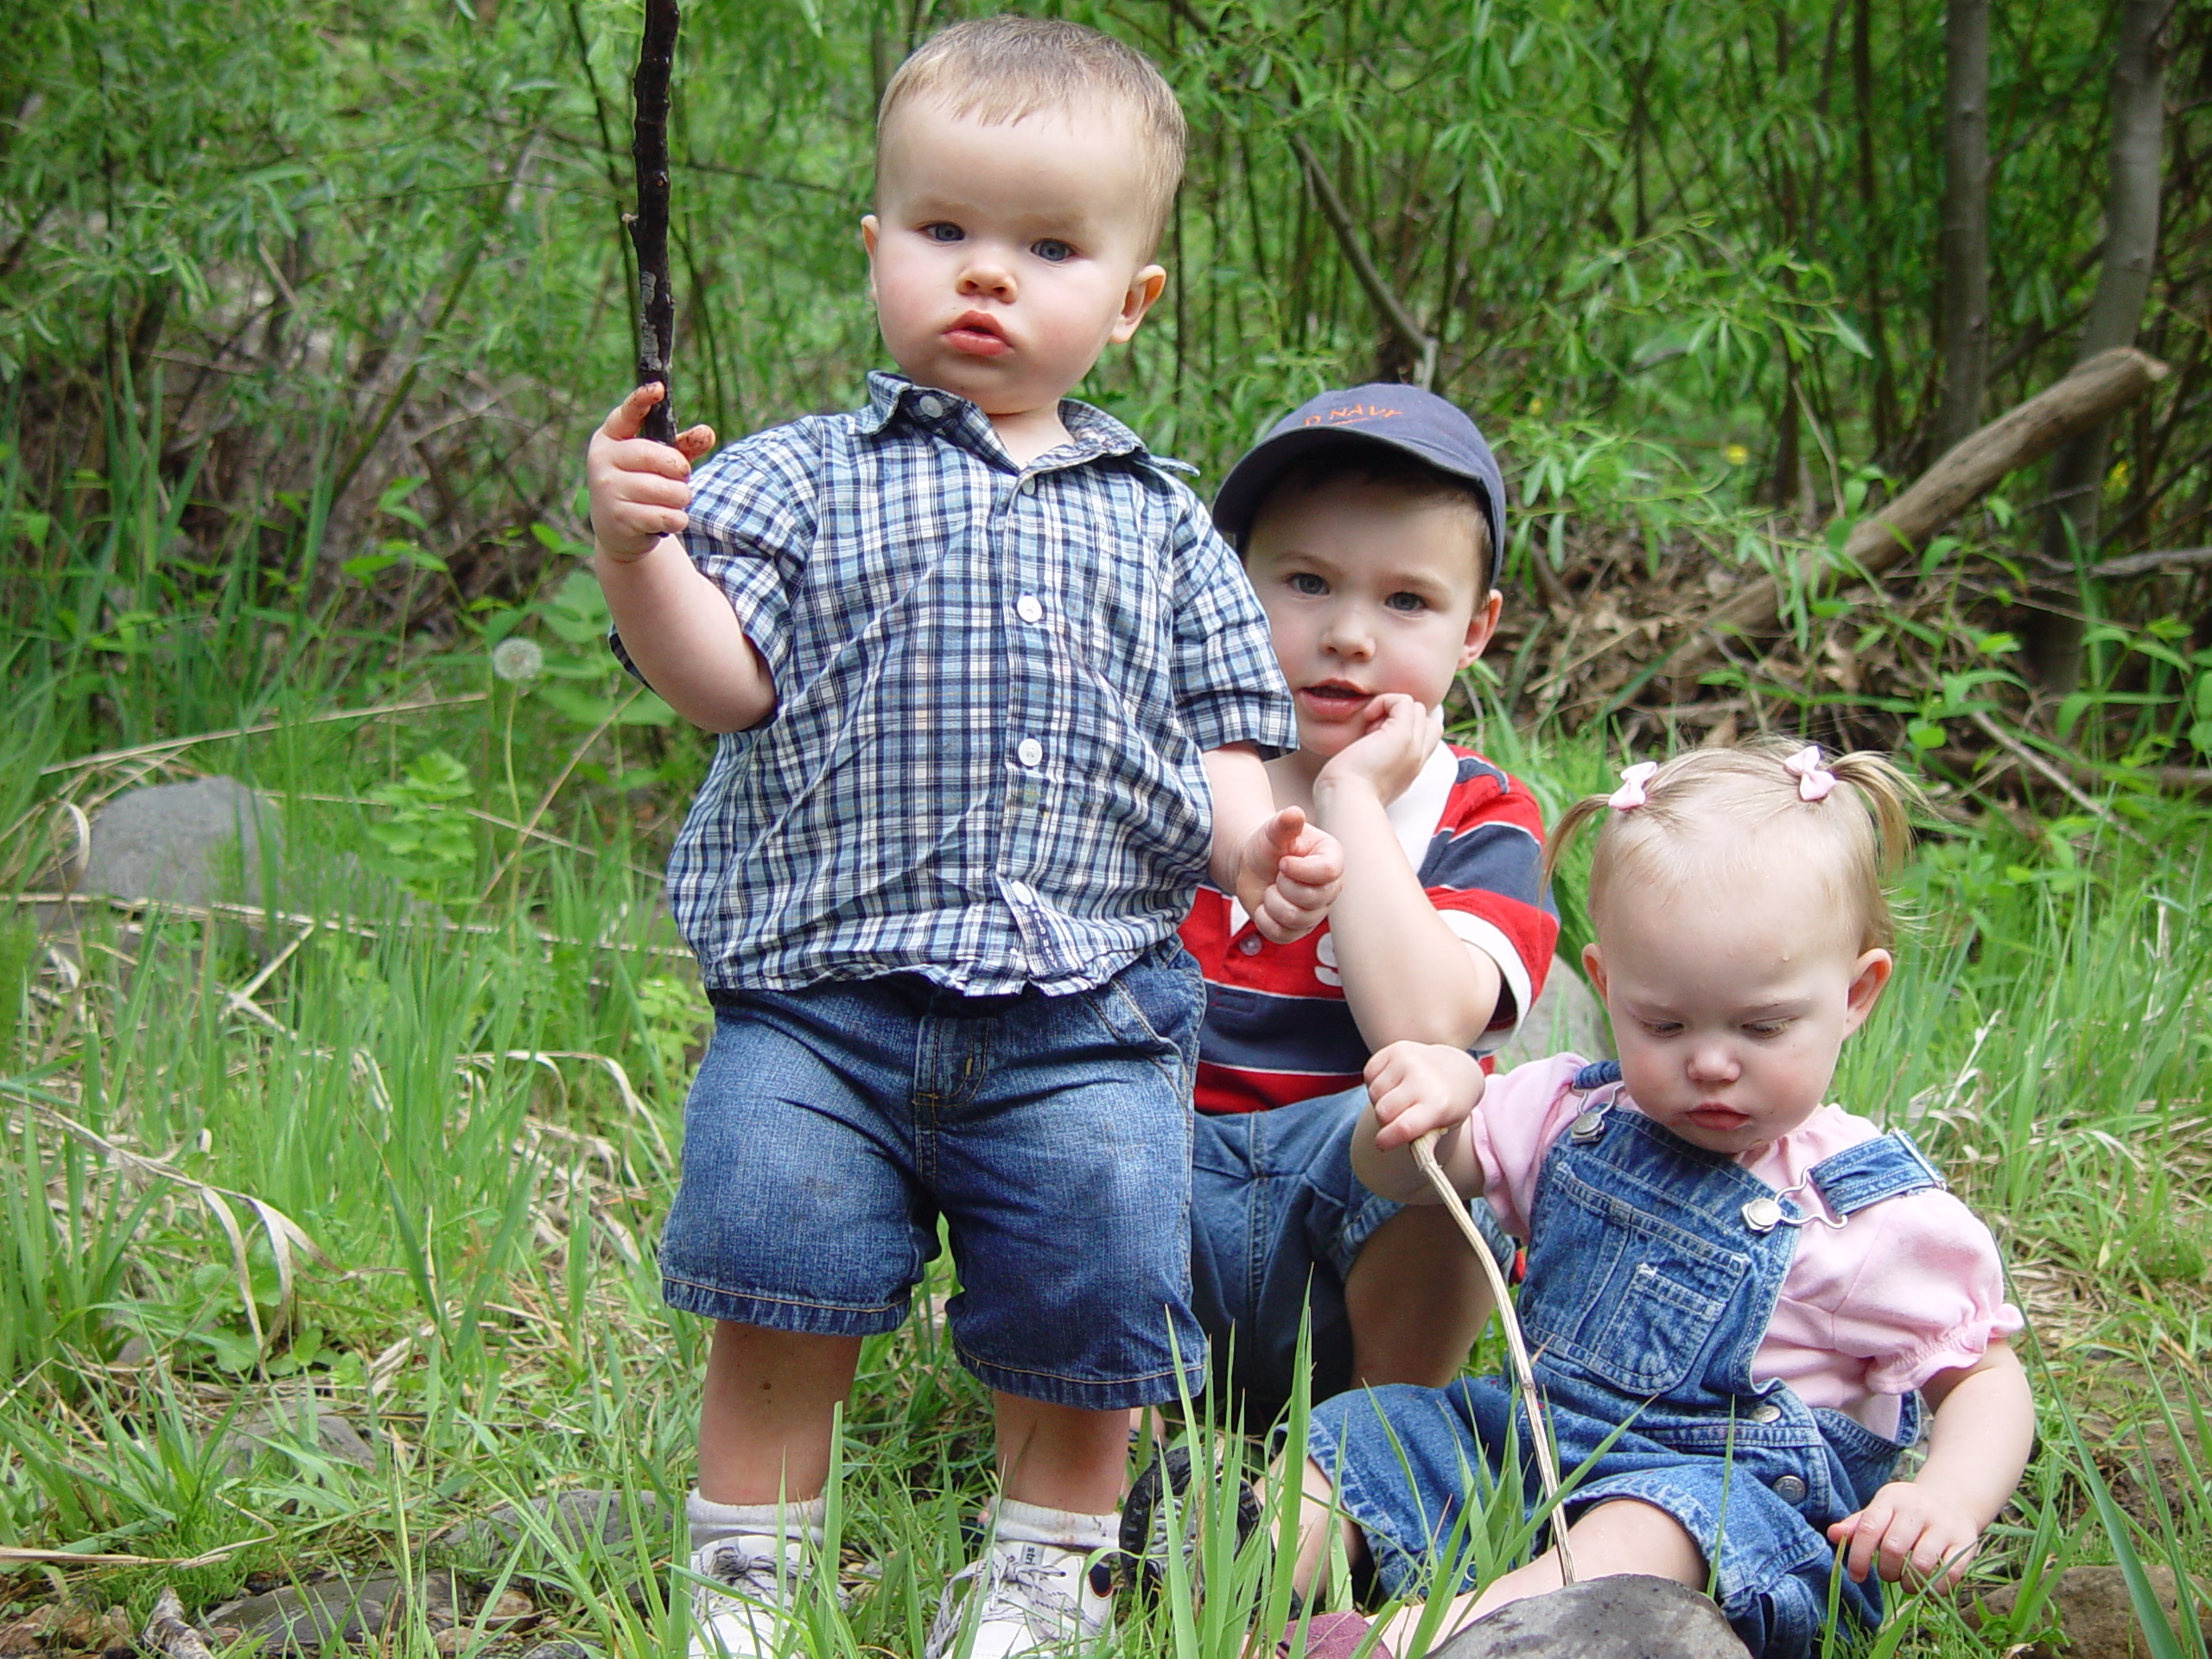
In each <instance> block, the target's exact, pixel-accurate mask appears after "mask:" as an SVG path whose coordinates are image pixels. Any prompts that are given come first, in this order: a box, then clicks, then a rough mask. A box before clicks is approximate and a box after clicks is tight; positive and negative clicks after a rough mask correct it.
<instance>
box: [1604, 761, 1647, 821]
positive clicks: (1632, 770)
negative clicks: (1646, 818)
mask: <svg viewBox="0 0 2212 1659" xmlns="http://www.w3.org/2000/svg"><path fill="white" fill-rule="evenodd" d="M1658 770H1659V763H1658V762H1657V761H1656V760H1639V761H1637V763H1636V764H1635V765H1634V766H1629V767H1625V768H1624V769H1623V771H1622V772H1621V786H1620V787H1619V788H1618V789H1617V790H1615V791H1613V792H1612V793H1611V794H1610V795H1608V796H1607V797H1605V804H1606V805H1607V806H1610V807H1611V808H1612V809H1613V810H1614V811H1616V812H1625V811H1627V810H1629V809H1630V807H1637V806H1642V805H1643V804H1644V802H1646V801H1648V800H1649V799H1650V797H1649V796H1648V795H1646V794H1645V793H1644V792H1643V786H1644V785H1646V784H1648V783H1649V782H1650V781H1651V779H1652V778H1653V776H1654V775H1655V774H1656V773H1657V772H1658Z"/></svg>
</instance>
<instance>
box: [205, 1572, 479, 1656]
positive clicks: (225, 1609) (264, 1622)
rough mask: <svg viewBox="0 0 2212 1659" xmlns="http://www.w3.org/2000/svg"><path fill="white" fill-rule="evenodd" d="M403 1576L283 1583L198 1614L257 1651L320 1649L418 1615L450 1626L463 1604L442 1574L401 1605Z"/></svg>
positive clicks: (377, 1633) (362, 1638) (459, 1590)
mask: <svg viewBox="0 0 2212 1659" xmlns="http://www.w3.org/2000/svg"><path fill="white" fill-rule="evenodd" d="M409 1596H410V1586H409V1585H408V1582H407V1580H404V1579H401V1578H398V1577H397V1576H395V1575H393V1574H391V1573H374V1574H371V1575H368V1576H365V1577H362V1578H346V1577H344V1576H342V1575H340V1576H338V1577H334V1578H327V1579H319V1580H315V1581H314V1582H313V1583H309V1584H288V1585H285V1586H283V1588H282V1589H278V1590H271V1591H270V1592H268V1593H267V1594H266V1595H260V1596H248V1597H246V1598H245V1599H244V1600H242V1601H232V1602H226V1603H225V1604H224V1605H222V1606H220V1607H216V1608H213V1609H211V1610H210V1611H209V1612H208V1613H207V1617H206V1618H204V1619H203V1620H202V1621H201V1623H202V1624H203V1625H204V1626H205V1627H206V1628H207V1630H208V1631H209V1632H210V1633H211V1634H212V1635H213V1637H215V1638H216V1640H217V1641H218V1642H219V1643H225V1644H229V1643H251V1645H252V1646H253V1648H254V1649H255V1650H256V1651H257V1652H260V1653H264V1654H282V1653H301V1654H314V1653H320V1652H321V1651H322V1649H325V1648H326V1647H327V1646H329V1645H330V1644H331V1643H364V1642H373V1641H375V1640H377V1639H378V1637H382V1636H384V1635H385V1632H386V1631H387V1630H391V1631H392V1632H393V1633H394V1634H395V1635H396V1634H397V1631H398V1628H399V1627H400V1626H401V1625H402V1624H404V1623H406V1622H407V1621H408V1620H409V1619H410V1618H416V1617H419V1618H421V1619H422V1621H423V1623H424V1624H427V1625H429V1628H430V1629H431V1630H450V1629H452V1628H453V1626H454V1624H455V1623H456V1622H457V1621H458V1620H459V1619H460V1618H461V1617H462V1615H463V1614H464V1612H465V1611H467V1606H468V1598H467V1592H466V1591H465V1590H464V1589H463V1587H462V1586H461V1585H460V1584H459V1583H458V1582H457V1581H456V1580H454V1578H453V1576H452V1575H451V1574H449V1573H424V1574H423V1580H422V1599H421V1600H420V1601H419V1602H418V1603H416V1605H414V1606H413V1607H410V1605H408V1599H409Z"/></svg>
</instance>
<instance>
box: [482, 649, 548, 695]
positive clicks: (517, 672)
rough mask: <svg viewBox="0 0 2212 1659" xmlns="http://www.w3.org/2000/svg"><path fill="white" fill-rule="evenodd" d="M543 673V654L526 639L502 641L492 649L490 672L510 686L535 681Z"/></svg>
mask: <svg viewBox="0 0 2212 1659" xmlns="http://www.w3.org/2000/svg"><path fill="white" fill-rule="evenodd" d="M544 671H545V653H544V652H542V651H540V650H539V649H538V648H537V645H535V644H534V643H532V642H531V641H530V640H528V639H520V638H516V639H502V640H500V641H499V644H498V645H494V646H493V647H492V672H493V673H494V674H496V675H497V676H499V678H501V679H503V680H505V681H506V682H507V683H509V684H510V685H520V684H522V683H524V682H525V681H528V680H534V679H536V678H537V677H538V676H539V675H540V674H543V672H544Z"/></svg>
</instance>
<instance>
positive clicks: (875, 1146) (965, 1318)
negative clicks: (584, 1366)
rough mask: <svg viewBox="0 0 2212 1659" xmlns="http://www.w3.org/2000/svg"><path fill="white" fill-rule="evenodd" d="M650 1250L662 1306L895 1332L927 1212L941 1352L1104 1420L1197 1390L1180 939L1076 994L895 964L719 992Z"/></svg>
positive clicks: (1193, 976)
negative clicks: (857, 976)
mask: <svg viewBox="0 0 2212 1659" xmlns="http://www.w3.org/2000/svg"><path fill="white" fill-rule="evenodd" d="M1203 1007H1204V992H1203V990H1202V988H1201V987H1200V982H1199V980H1198V973H1197V969H1196V967H1195V964H1193V963H1192V960H1191V958H1190V957H1189V956H1188V955H1187V954H1186V953H1185V951H1184V950H1183V948H1182V947H1181V945H1180V944H1177V943H1176V942H1175V941H1173V940H1172V939H1171V940H1169V941H1167V942H1166V943H1165V944H1160V945H1158V946H1155V947H1154V949H1153V950H1150V951H1149V952H1147V954H1146V955H1145V956H1143V957H1140V958H1139V959H1138V960H1137V961H1136V962H1135V963H1132V964H1131V965H1130V966H1129V967H1128V968H1126V969H1122V972H1120V973H1119V974H1117V975H1116V976H1114V978H1113V979H1111V980H1109V982H1107V983H1106V984H1104V985H1103V986H1100V987H1099V988H1096V990H1092V991H1087V992H1077V993H1074V994H1071V995H1064V996H1046V995H1040V994H1039V993H1035V992H1024V993H1020V994H1017V995H1007V996H980V997H969V996H962V995H958V994H957V993H955V992H950V991H946V990H944V989H942V988H938V987H937V986H935V985H932V984H931V983H930V982H927V981H925V980H924V979H922V978H920V977H919V976H916V975H908V974H902V975H895V976H889V977H887V978H879V979H873V980H860V981H835V982H828V983H825V984H821V985H816V986H810V987H809V988H806V989H804V990H799V991H791V992H784V991H736V992H717V993H715V1032H714V1036H713V1039H711V1041H710V1042H709V1045H708V1049H707V1053H706V1057H705V1058H704V1059H702V1061H701V1063H700V1066H699V1075H698V1077H696V1079H695V1080H694V1081H693V1083H692V1085H691V1093H690V1099H689V1100H688V1101H687V1102H686V1103H685V1106H684V1109H683V1179H682V1182H681V1185H679V1187H678V1189H677V1195H676V1202H675V1205H674V1206H673V1207H672V1208H671V1211H670V1212H669V1217H668V1222H667V1224H666V1226H665V1228H664V1230H663V1233H662V1237H661V1275H662V1294H663V1295H664V1298H665V1300H667V1302H668V1304H669V1306H671V1307H675V1308H679V1309H682V1310H683V1311H685V1312H688V1313H699V1314H703V1315H705V1316H706V1317H707V1318H709V1319H724V1320H728V1321H731V1322H733V1323H735V1324H740V1325H765V1326H768V1327H770V1328H772V1329H774V1330H779V1331H792V1332H804V1333H809V1334H814V1335H820V1336H846V1337H850V1336H868V1335H873V1334H875V1333H878V1332H885V1331H890V1330H893V1329H895V1328H896V1327H897V1326H898V1325H899V1323H900V1321H901V1320H903V1319H905V1318H906V1311H907V1306H908V1304H909V1302H910V1301H911V1300H912V1292H913V1288H914V1287H915V1286H916V1285H917V1284H918V1283H919V1282H920V1280H921V1277H922V1269H923V1265H924V1263H925V1262H928V1261H929V1260H930V1258H931V1257H932V1256H933V1255H936V1254H937V1248H938V1234H937V1223H938V1217H939V1216H940V1215H942V1216H943V1217H944V1221H945V1230H946V1233H947V1235H948V1236H949V1237H950V1240H951V1244H952V1259H953V1265H954V1268H955V1269H956V1271H957V1274H958V1276H959V1281H960V1290H959V1294H957V1295H955V1296H954V1297H953V1298H952V1300H951V1303H950V1306H949V1307H948V1308H947V1310H946V1317H947V1323H948V1325H949V1326H950V1331H951V1334H952V1340H953V1344H954V1347H955V1349H956V1351H957V1352H958V1354H959V1356H960V1358H961V1361H962V1363H963V1364H965V1365H966V1366H967V1367H968V1369H969V1370H971V1371H973V1372H974V1373H975V1374H976V1376H977V1377H979V1378H980V1379H982V1382H983V1383H985V1384H986V1385H987V1386H988V1387H989V1388H992V1389H998V1390H1001V1392H1004V1393H1007V1394H1014V1395H1023V1396H1025V1397H1027V1398H1030V1399H1035V1400H1042V1401H1046V1402H1049V1403H1052V1404H1057V1405H1066V1406H1075V1407H1080V1408H1086V1409H1090V1410H1102V1411H1103V1410H1113V1409H1118V1408H1124V1407H1128V1406H1138V1405H1151V1404H1157V1403H1159V1402H1162V1401H1166V1400H1171V1399H1173V1398H1174V1397H1175V1395H1176V1376H1177V1366H1178V1361H1179V1362H1180V1364H1181V1368H1182V1370H1183V1374H1184V1378H1185V1386H1187V1387H1189V1388H1191V1389H1198V1388H1201V1387H1203V1386H1204V1383H1205V1335H1204V1333H1203V1332H1201V1331H1200V1330H1199V1328H1198V1323H1197V1321H1196V1320H1195V1319H1193V1318H1192V1313H1191V1310H1190V1296H1191V1275H1190V1254H1189V1243H1190V1178H1189V1170H1190V1154H1191V1138H1190V1119H1191V1113H1190V1106H1189V1102H1190V1092H1191V1079H1192V1075H1193V1071H1194V1069H1195V1067H1196V1065H1197V1055H1198V1020H1199V1015H1200V1014H1201V1012H1202V1010H1203Z"/></svg>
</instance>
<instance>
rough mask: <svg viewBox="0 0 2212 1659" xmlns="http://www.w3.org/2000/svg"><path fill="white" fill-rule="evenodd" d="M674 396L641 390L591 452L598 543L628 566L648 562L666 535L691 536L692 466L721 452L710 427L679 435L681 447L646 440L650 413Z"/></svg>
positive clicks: (604, 426) (659, 389)
mask: <svg viewBox="0 0 2212 1659" xmlns="http://www.w3.org/2000/svg"><path fill="white" fill-rule="evenodd" d="M667 395H668V391H667V388H665V387H664V386H659V385H644V386H639V388H638V389H637V390H636V391H633V392H632V393H631V394H630V395H629V396H628V397H625V398H624V399H623V400H622V401H621V402H620V404H617V405H616V406H615V408H614V410H613V413H612V414H610V415H609V416H607V419H606V420H605V421H604V422H602V423H601V425H600V429H599V430H598V431H596V432H594V433H593V434H592V435H591V444H590V446H589V448H587V449H586V450H585V451H584V482H585V485H586V486H587V487H588V490H589V493H590V496H591V533H592V539H593V540H594V543H596V544H597V546H598V550H599V551H600V552H601V553H603V554H605V555H606V556H607V557H608V558H610V559H613V560H615V561H617V562H618V563H623V564H632V563H636V562H637V561H638V560H639V559H642V558H644V557H645V555H646V554H648V553H650V552H652V550H653V548H654V546H655V545H656V544H657V543H658V542H659V541H660V538H661V537H664V536H680V535H682V534H683V526H684V524H685V523H686V522H687V518H686V516H685V509H686V508H688V507H689V506H690V505H691V463H692V462H694V461H697V460H698V459H699V458H700V457H701V456H702V455H705V454H710V453H712V451H713V449H714V447H715V430H714V429H713V428H712V427H710V426H695V427H693V428H691V429H690V430H689V431H686V432H679V433H678V434H677V437H676V442H675V444H674V445H673V446H671V445H668V444H665V443H656V442H653V440H652V439H651V438H643V437H639V435H638V430H639V427H640V426H641V425H643V424H644V422H645V411H646V410H649V409H651V408H652V406H653V405H654V404H657V403H658V402H659V401H660V400H661V399H662V398H663V397H666V396H667Z"/></svg>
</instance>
